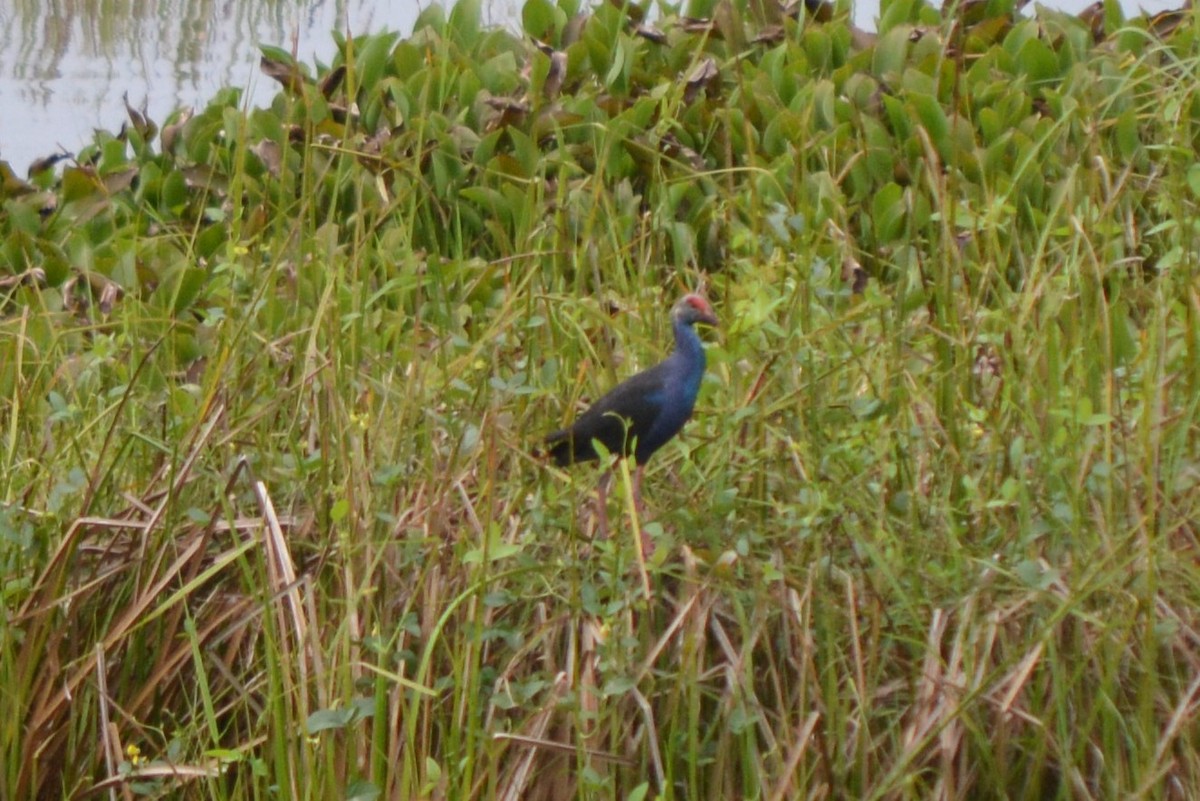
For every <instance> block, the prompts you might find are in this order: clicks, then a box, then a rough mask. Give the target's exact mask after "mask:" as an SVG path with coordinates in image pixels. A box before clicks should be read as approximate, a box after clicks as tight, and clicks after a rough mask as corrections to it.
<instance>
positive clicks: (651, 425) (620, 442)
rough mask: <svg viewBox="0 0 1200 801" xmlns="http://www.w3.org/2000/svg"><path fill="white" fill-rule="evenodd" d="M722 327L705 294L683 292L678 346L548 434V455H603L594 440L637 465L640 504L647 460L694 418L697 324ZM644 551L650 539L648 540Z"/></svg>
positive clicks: (602, 506) (602, 529)
mask: <svg viewBox="0 0 1200 801" xmlns="http://www.w3.org/2000/svg"><path fill="white" fill-rule="evenodd" d="M697 323H704V324H706V325H712V326H715V325H717V316H716V314H714V313H713V310H712V306H711V305H709V302H708V301H707V300H706V299H705V298H704V296H703V295H699V294H696V293H691V294H688V295H684V296H683V297H682V298H681V299H680V300H679V301H678V302H677V303H676V304H675V305H674V306H673V307H672V308H671V327H672V329H673V331H674V334H675V350H674V352H672V353H671V355H670V356H668V357H667V358H666V359H664V360H663V361H661V362H659V363H658V364H656V365H654V366H653V367H651V368H649V369H647V370H644V371H642V372H640V373H638V374H636V375H634V376H633V377H631V378H629V379H626V380H625V381H623V382H621V383H620V384H618V385H617V386H616V387H614V388H613V389H611V390H609V392H608V393H607V394H606V395H604V396H603V397H602V398H600V400H598V401H596V402H595V403H594V404H592V406H591V407H590V408H589V409H588V410H587V411H585V412H584V413H583V414H581V415H580V416H579V417H578V418H577V419H576V420H575V422H574V423H572V424H571V425H570V426H568V427H567V428H563V429H559V430H558V431H555V432H553V433H551V434H549V435H547V436H546V439H545V444H546V446H547V453H548V454H549V456H550V457H551V458H553V459H554V462H555V464H557V465H558V466H559V467H567V466H569V465H572V464H575V463H577V462H587V461H591V460H593V459H598V458H600V454H599V452H598V451H597V450H596V445H595V443H597V442H599V443H600V444H601V445H603V446H604V450H605V451H607V452H608V453H610V454H617V455H619V456H621V457H625V458H628V457H633V460H634V462H635V463H636V465H637V468H636V471H635V473H634V479H633V499H634V505H635V507H636V508H641V493H642V474H643V472H644V471H645V469H646V462H647V461H648V460H649V459H650V457H651V456H653V455H654V453H655V452H656V451H657V450H658V449H659V448H661V447H662V446H663V445H665V444H667V442H669V441H670V440H671V438H672V437H674V436H675V435H676V434H678V433H679V431H680V429H682V428H683V425H684V423H686V422H687V421H688V418H690V417H691V416H692V409H693V408H694V407H695V404H696V395H697V394H699V392H700V381H701V379H702V378H703V377H704V368H705V362H706V360H705V357H704V345H703V343H702V342H701V341H700V336H699V334H697V333H696V329H695V325H696V324H697ZM611 477H612V476H611V473H608V474H606V475H605V476H604V478H603V479H601V482H600V488H599V533H600V535H601V536H605V535H606V534H607V510H606V499H607V490H608V482H609V480H610V479H611ZM642 550H643V554H645V553H646V552H648V550H650V543H649V542H647V541H645V540H643V542H642Z"/></svg>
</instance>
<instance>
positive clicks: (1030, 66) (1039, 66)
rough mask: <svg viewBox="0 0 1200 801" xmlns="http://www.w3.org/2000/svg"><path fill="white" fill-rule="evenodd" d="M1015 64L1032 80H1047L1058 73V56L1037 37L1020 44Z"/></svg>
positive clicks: (1057, 75)
mask: <svg viewBox="0 0 1200 801" xmlns="http://www.w3.org/2000/svg"><path fill="white" fill-rule="evenodd" d="M1017 65H1018V69H1020V71H1021V72H1022V73H1024V74H1025V75H1027V76H1029V78H1030V80H1032V81H1034V82H1042V81H1049V80H1052V79H1054V78H1057V77H1059V74H1060V70H1059V64H1058V56H1056V55H1055V53H1054V51H1053V50H1051V49H1050V46H1049V45H1047V44H1046V43H1045V42H1043V41H1042V40H1041V39H1038V38H1030V39H1029V41H1027V42H1025V44H1024V45H1022V47H1021V50H1020V52H1019V53H1018V54H1017Z"/></svg>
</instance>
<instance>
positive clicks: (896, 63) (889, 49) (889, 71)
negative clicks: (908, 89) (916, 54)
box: [871, 23, 912, 81]
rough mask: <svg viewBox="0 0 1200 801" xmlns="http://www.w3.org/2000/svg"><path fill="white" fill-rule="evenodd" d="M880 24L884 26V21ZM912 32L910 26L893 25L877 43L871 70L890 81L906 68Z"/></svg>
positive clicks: (881, 78)
mask: <svg viewBox="0 0 1200 801" xmlns="http://www.w3.org/2000/svg"><path fill="white" fill-rule="evenodd" d="M880 25H881V28H882V23H880ZM911 33H912V28H911V27H909V26H901V27H892V28H890V29H888V30H887V33H885V34H883V36H881V37H880V38H879V41H878V42H876V43H875V52H874V54H873V56H872V58H871V72H872V73H873V74H874V75H875V77H876V78H879V79H880V80H884V81H889V80H892V79H893V77H894V76H895V75H898V74H900V73H901V72H902V71H903V70H904V67H905V64H906V63H907V62H908V50H909V47H910V39H911Z"/></svg>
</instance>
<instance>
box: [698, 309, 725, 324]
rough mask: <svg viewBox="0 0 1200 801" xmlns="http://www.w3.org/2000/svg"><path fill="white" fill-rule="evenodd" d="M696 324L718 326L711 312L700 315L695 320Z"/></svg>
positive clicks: (715, 316)
mask: <svg viewBox="0 0 1200 801" xmlns="http://www.w3.org/2000/svg"><path fill="white" fill-rule="evenodd" d="M696 322H698V323H705V324H706V325H711V326H717V325H720V323H719V322H718V320H717V315H715V314H713V313H712V312H706V313H704V314H702V315H700V317H699V318H698V319H697V320H696Z"/></svg>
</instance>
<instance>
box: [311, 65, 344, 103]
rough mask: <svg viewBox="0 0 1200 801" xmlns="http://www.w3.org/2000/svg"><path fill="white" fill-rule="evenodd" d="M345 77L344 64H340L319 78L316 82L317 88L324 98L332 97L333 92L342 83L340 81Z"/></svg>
mask: <svg viewBox="0 0 1200 801" xmlns="http://www.w3.org/2000/svg"><path fill="white" fill-rule="evenodd" d="M345 79H346V65H345V64H340V65H338V66H337V67H335V68H334V69H332V70H330V71H329V73H328V74H327V75H326V76H325V77H324V78H322V79H321V82H320V83H319V84H317V88H318V89H320V91H321V96H322V97H324V98H325V99H326V100H328V99H329V98H331V97H333V93H334V92H336V91H337V90H338V87H340V86H341V85H342V81H344V80H345Z"/></svg>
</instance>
